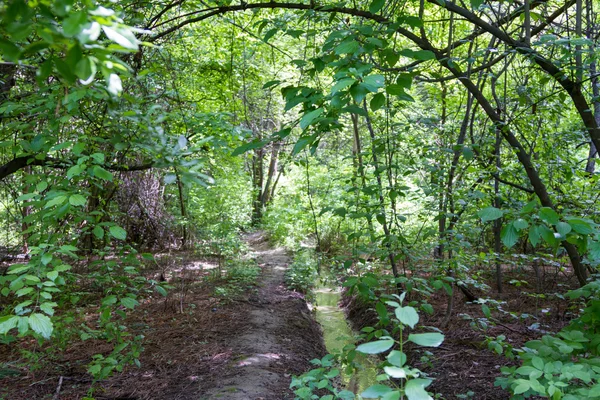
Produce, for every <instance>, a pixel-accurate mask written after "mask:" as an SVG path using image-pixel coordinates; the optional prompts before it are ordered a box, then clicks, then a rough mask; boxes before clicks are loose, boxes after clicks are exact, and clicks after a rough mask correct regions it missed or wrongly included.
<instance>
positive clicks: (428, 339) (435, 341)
mask: <svg viewBox="0 0 600 400" xmlns="http://www.w3.org/2000/svg"><path fill="white" fill-rule="evenodd" d="M408 340H409V341H410V342H413V343H416V344H418V345H419V346H424V347H439V345H441V344H442V342H443V341H444V335H442V334H441V333H439V332H428V333H411V334H410V335H408Z"/></svg>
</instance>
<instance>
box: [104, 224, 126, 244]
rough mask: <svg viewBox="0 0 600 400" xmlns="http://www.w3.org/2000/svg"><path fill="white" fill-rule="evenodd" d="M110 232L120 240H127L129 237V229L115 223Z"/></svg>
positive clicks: (109, 229)
mask: <svg viewBox="0 0 600 400" xmlns="http://www.w3.org/2000/svg"><path fill="white" fill-rule="evenodd" d="M108 232H109V233H110V235H111V236H112V237H114V238H115V239H119V240H125V239H126V238H127V231H125V229H123V228H121V227H120V226H116V225H113V226H111V227H110V228H108Z"/></svg>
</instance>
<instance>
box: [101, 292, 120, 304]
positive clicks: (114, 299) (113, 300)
mask: <svg viewBox="0 0 600 400" xmlns="http://www.w3.org/2000/svg"><path fill="white" fill-rule="evenodd" d="M116 303H117V296H115V295H114V294H111V295H109V296H106V297H105V298H104V299H102V305H103V306H110V305H111V304H116Z"/></svg>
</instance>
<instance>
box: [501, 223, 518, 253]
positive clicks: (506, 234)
mask: <svg viewBox="0 0 600 400" xmlns="http://www.w3.org/2000/svg"><path fill="white" fill-rule="evenodd" d="M500 238H502V243H504V245H505V246H506V247H508V248H509V249H510V248H511V247H513V246H514V245H515V244H516V243H517V241H518V240H519V232H517V230H516V229H515V227H514V226H513V224H508V225H506V226H505V227H504V228H502V231H501V232H500Z"/></svg>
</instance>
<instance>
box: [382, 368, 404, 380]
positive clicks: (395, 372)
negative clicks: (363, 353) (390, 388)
mask: <svg viewBox="0 0 600 400" xmlns="http://www.w3.org/2000/svg"><path fill="white" fill-rule="evenodd" d="M383 370H384V371H385V373H386V374H388V375H389V376H391V377H392V378H406V370H405V369H404V368H399V367H383Z"/></svg>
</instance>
